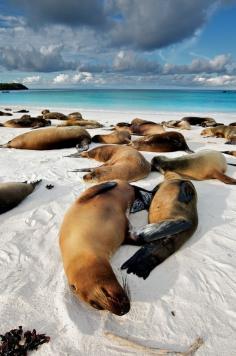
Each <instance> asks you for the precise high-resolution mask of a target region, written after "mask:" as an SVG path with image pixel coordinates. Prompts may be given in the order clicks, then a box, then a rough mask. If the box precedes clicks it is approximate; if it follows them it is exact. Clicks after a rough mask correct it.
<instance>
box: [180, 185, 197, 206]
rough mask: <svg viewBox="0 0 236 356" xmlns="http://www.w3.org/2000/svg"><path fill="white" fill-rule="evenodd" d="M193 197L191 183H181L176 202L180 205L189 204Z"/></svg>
mask: <svg viewBox="0 0 236 356" xmlns="http://www.w3.org/2000/svg"><path fill="white" fill-rule="evenodd" d="M194 195H195V192H194V188H193V186H192V183H190V182H189V181H181V182H180V191H179V195H178V200H179V201H180V202H181V203H189V202H190V201H192V200H193V196H194Z"/></svg>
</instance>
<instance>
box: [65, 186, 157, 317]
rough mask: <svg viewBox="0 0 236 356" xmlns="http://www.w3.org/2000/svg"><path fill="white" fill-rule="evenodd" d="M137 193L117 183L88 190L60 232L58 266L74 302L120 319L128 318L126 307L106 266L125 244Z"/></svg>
mask: <svg viewBox="0 0 236 356" xmlns="http://www.w3.org/2000/svg"><path fill="white" fill-rule="evenodd" d="M136 189H138V191H139V188H135V187H134V186H132V185H130V184H128V183H127V182H124V181H119V180H117V181H116V182H106V183H102V184H98V185H95V186H93V187H90V188H89V189H87V190H86V191H85V192H83V193H82V194H81V195H80V197H79V198H78V199H77V200H76V201H75V202H74V204H73V205H72V206H71V207H70V208H69V210H68V211H67V213H66V215H65V217H64V220H63V223H62V226H61V229H60V249H61V255H62V259H63V265H64V269H65V273H66V276H67V279H68V282H69V284H70V286H71V288H72V290H73V291H74V293H75V294H76V296H77V297H79V298H80V299H81V300H82V301H84V302H85V303H87V304H89V305H91V306H92V307H93V308H96V309H99V310H108V311H110V312H111V313H114V314H116V315H120V316H122V315H124V314H126V313H128V311H129V309H130V301H129V297H128V295H127V292H126V291H125V290H124V289H123V288H122V286H121V285H120V284H119V282H118V281H117V278H116V276H115V274H114V272H113V270H112V267H111V265H110V262H109V260H110V257H111V255H112V254H114V253H115V251H116V250H117V249H118V247H119V246H120V245H121V244H122V243H123V242H124V241H125V238H126V235H127V233H128V228H129V223H128V218H127V210H128V209H129V208H130V207H131V205H132V204H133V203H134V202H135V200H136V194H137V193H136V192H137V190H136ZM137 199H138V200H139V199H140V198H139V196H138V198H137ZM114 202H115V204H114ZM149 204H150V202H149ZM142 208H143V207H142V206H141V208H140V210H142ZM91 221H92V223H91ZM98 227H99V228H98Z"/></svg>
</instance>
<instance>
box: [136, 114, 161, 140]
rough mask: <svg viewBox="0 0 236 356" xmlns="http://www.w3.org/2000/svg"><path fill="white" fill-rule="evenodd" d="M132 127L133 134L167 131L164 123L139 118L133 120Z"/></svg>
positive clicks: (151, 133) (152, 133)
mask: <svg viewBox="0 0 236 356" xmlns="http://www.w3.org/2000/svg"><path fill="white" fill-rule="evenodd" d="M130 129H131V133H132V134H134V135H140V136H146V135H155V134H160V133H163V132H165V129H164V127H163V125H161V124H157V123H155V122H153V121H146V120H142V119H138V118H136V119H133V120H132V121H131V127H130Z"/></svg>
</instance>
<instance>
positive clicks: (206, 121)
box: [181, 116, 217, 127]
mask: <svg viewBox="0 0 236 356" xmlns="http://www.w3.org/2000/svg"><path fill="white" fill-rule="evenodd" d="M181 121H187V122H188V123H189V124H190V125H196V126H202V127H208V126H215V125H217V122H216V121H215V120H214V119H213V118H211V117H197V116H186V117H183V118H182V119H181Z"/></svg>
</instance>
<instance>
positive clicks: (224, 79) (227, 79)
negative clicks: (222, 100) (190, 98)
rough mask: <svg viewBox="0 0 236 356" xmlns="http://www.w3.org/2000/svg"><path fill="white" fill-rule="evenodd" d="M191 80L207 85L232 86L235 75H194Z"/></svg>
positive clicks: (234, 81)
mask: <svg viewBox="0 0 236 356" xmlns="http://www.w3.org/2000/svg"><path fill="white" fill-rule="evenodd" d="M193 82H195V83H198V84H201V85H209V86H219V87H220V86H233V85H236V76H235V75H227V74H226V75H220V76H217V77H204V76H196V77H195V78H193Z"/></svg>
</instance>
